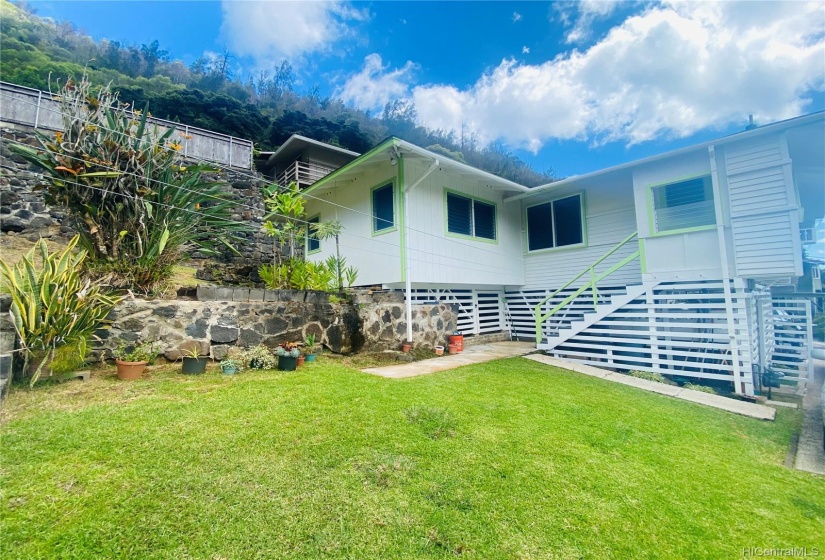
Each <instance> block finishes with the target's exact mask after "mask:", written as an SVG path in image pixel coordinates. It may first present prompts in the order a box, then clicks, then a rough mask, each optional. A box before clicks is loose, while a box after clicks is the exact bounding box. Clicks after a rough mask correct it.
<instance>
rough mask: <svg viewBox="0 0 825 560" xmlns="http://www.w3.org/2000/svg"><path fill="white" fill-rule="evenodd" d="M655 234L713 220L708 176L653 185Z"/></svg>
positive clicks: (701, 225) (707, 223)
mask: <svg viewBox="0 0 825 560" xmlns="http://www.w3.org/2000/svg"><path fill="white" fill-rule="evenodd" d="M651 190H652V195H653V220H654V225H655V229H656V233H663V232H672V231H678V230H685V229H692V228H698V227H705V226H712V225H714V224H715V223H716V213H715V211H714V208H713V185H712V183H711V180H710V177H709V176H708V177H699V178H697V179H689V180H687V181H680V182H679V183H671V184H669V185H661V186H658V187H652V189H651Z"/></svg>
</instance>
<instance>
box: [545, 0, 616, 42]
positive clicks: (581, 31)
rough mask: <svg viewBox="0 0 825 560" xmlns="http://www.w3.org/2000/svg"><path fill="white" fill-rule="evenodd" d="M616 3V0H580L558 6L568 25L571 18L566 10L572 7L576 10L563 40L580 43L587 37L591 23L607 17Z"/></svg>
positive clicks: (588, 36)
mask: <svg viewBox="0 0 825 560" xmlns="http://www.w3.org/2000/svg"><path fill="white" fill-rule="evenodd" d="M618 4H619V2H618V0H581V1H580V2H576V3H575V4H573V5H572V6H571V5H569V4H568V5H563V7H560V8H559V9H560V10H562V11H563V12H564V13H565V15H564V16H563V17H562V21H563V22H564V23H565V25H569V23H570V21H571V20H572V19H573V17H571V15H570V14H569V13H567V11H568V10H571V8H572V10H575V11H576V12H578V17H577V18H576V19H575V23H574V24H573V29H571V30H570V31H569V32H568V33H567V37H565V40H566V41H567V42H568V43H581V42H583V41H586V40H587V39H589V38H590V36H591V33H592V31H591V27H592V25H593V23H594V22H595V21H596V20H598V19H602V18H606V17H609V16H610V14H612V13H613V11H614V10H615V9H616V7H617V5H618Z"/></svg>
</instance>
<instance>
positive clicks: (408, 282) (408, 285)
mask: <svg viewBox="0 0 825 560" xmlns="http://www.w3.org/2000/svg"><path fill="white" fill-rule="evenodd" d="M399 163H400V162H399ZM401 165H403V163H401ZM439 165H441V163H440V162H439V161H438V160H437V159H436V160H434V161H433V164H432V165H431V166H430V167H429V169H427V171H425V172H424V174H423V175H422V176H421V177H419V178H418V180H417V181H416V182H415V183H413V184H412V185H410V186H406V185H404V229H406V231H405V232H404V240H405V243H406V245H407V247H406V252H407V259H406V261H407V262H406V265H407V267H406V271H405V274H404V276H405V287H404V289H405V296H406V297H405V298H404V300H405V301H406V316H407V342H409V343H412V339H413V337H412V255H411V254H410V200H409V194H410V191H412V190H413V189H414V188H415V187H417V186H418V185H420V184H421V182H422V181H424V179H426V178H427V177H429V176H430V174H431V173H432V172H433V171H435V170H436V169H438V167H439ZM405 171H406V170H405ZM404 177H405V179H404V181H405V182H406V180H407V179H406V174H405V175H404Z"/></svg>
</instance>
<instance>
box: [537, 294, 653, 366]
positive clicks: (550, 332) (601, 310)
mask: <svg viewBox="0 0 825 560" xmlns="http://www.w3.org/2000/svg"><path fill="white" fill-rule="evenodd" d="M654 287H655V284H632V285H629V286H625V288H624V290H623V291H622V292H614V293H612V294H611V295H608V296H606V297H603V298H600V299H599V301H598V302H597V303H596V304H595V306H594V305H593V304H588V305H587V306H586V308H585V309H581V310H579V309H576V308H574V312H573V313H572V314H565V315H563V316H561V317H559V320H557V321H556V322H555V323H554V325H553V328H551V329H547V328H545V329H544V336H543V337H542V339H541V340H537V342H536V348H537V349H539V350H545V351H548V350H552V349H553V348H555V347H556V346H559V345H560V344H564V343H565V342H567V341H568V340H570V339H571V338H573V337H574V336H576V335H577V334H579V333H580V332H582V331H583V330H585V329H587V328H588V327H590V326H592V325H594V324H596V323H598V322H599V321H601V320H602V319H604V318H606V317H608V316H609V315H611V314H612V313H613V312H615V311H617V310H618V309H621V308H622V307H624V306H625V305H627V304H628V303H630V302H632V301H633V300H635V299H637V298H639V297H641V296H642V295H644V293H645V292H647V291H648V290H650V289H653V288H654Z"/></svg>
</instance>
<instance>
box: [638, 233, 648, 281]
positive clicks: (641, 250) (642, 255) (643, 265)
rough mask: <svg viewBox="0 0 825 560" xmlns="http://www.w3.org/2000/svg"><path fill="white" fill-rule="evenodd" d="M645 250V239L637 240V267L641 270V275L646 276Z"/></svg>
mask: <svg viewBox="0 0 825 560" xmlns="http://www.w3.org/2000/svg"><path fill="white" fill-rule="evenodd" d="M646 250H647V249H646V247H645V238H644V237H640V238H639V265H640V267H641V270H642V274H647V253H646V252H645V251H646Z"/></svg>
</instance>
